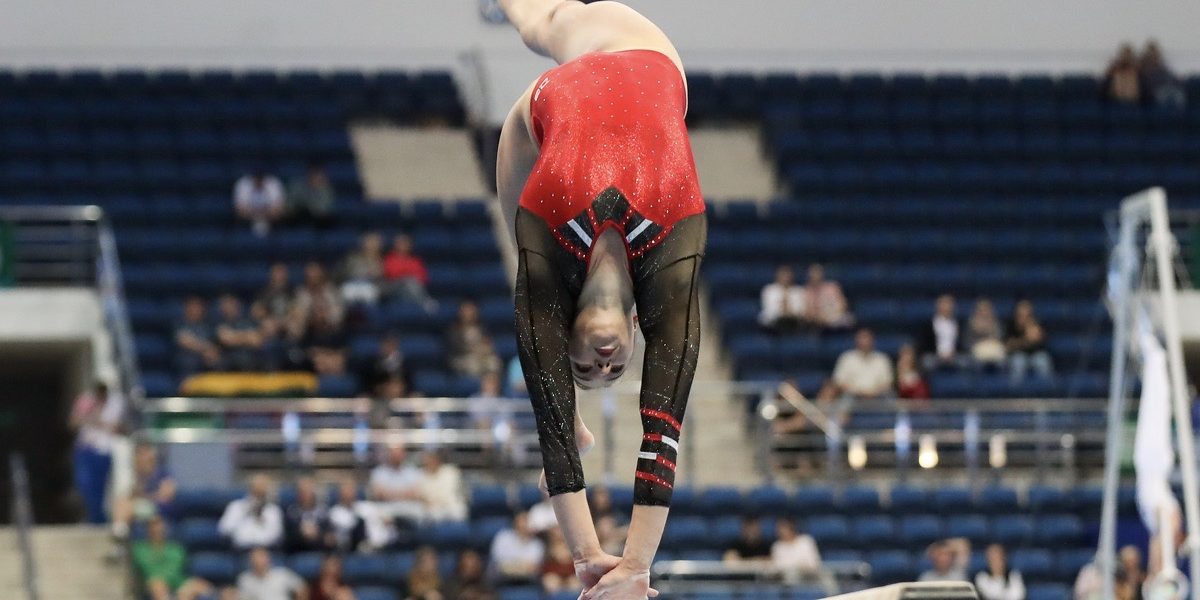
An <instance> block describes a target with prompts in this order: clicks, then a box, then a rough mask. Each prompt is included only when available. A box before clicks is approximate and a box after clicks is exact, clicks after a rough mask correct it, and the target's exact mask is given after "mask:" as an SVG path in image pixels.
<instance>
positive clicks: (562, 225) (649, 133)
mask: <svg viewBox="0 0 1200 600" xmlns="http://www.w3.org/2000/svg"><path fill="white" fill-rule="evenodd" d="M529 105H530V106H529V110H530V117H531V122H532V125H533V134H534V137H535V138H536V140H537V143H538V145H539V146H540V151H539V155H538V160H537V163H536V164H535V165H534V167H533V171H532V172H531V173H530V175H529V179H528V180H527V182H526V184H525V189H524V190H523V192H522V194H521V201H520V205H521V206H522V207H524V208H526V209H528V210H530V211H531V212H533V213H534V214H536V215H538V216H539V217H541V218H542V220H544V221H545V222H546V224H547V225H549V226H550V228H551V229H553V230H555V231H556V236H555V237H556V238H557V239H558V241H559V243H560V244H561V245H563V246H564V247H566V248H567V249H568V250H570V251H571V252H573V253H575V254H577V255H581V256H580V258H583V257H584V256H586V255H587V254H588V250H589V249H590V246H591V243H592V240H594V239H595V238H596V237H597V235H598V234H599V233H600V232H602V231H603V230H604V229H605V228H607V227H609V226H615V227H617V228H619V229H620V231H621V233H622V234H624V235H625V236H626V238H627V243H628V244H629V247H630V253H631V255H632V256H637V255H639V254H640V253H641V252H644V251H645V250H647V249H648V248H649V247H651V246H653V245H655V244H657V243H658V242H659V241H661V240H662V239H664V238H665V237H666V236H667V235H668V234H669V232H670V229H671V227H672V225H674V224H675V223H676V222H677V221H679V220H680V219H682V218H684V217H688V216H691V215H695V214H698V213H701V212H704V198H703V196H702V195H701V193H700V186H699V183H698V178H697V176H696V164H695V161H694V159H693V158H692V147H691V144H690V143H689V142H688V136H687V127H686V125H685V124H684V121H683V119H684V114H685V112H686V110H687V91H686V90H685V88H684V83H683V77H682V75H681V74H680V72H679V68H678V67H676V66H675V63H674V62H672V61H671V59H669V58H667V56H666V55H664V54H662V53H660V52H655V51H653V50H628V51H624V52H597V53H592V54H586V55H584V56H581V57H579V58H577V59H575V60H572V61H571V62H568V63H566V64H563V65H560V66H558V67H555V68H553V69H551V70H549V71H547V72H546V73H545V74H543V75H542V76H541V78H539V79H538V82H537V85H536V86H535V88H534V91H533V95H532V97H531V98H530V103H529ZM606 191H607V192H610V193H609V196H611V197H613V199H617V197H618V196H619V197H620V198H619V200H618V201H617V202H616V204H615V205H612V206H609V205H608V203H599V202H598V199H600V198H601V196H602V195H603V194H604V193H605V192H606ZM614 191H615V192H617V194H612V193H611V192H614ZM572 223H574V225H572ZM635 232H636V235H633V234H635Z"/></svg>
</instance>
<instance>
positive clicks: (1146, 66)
mask: <svg viewBox="0 0 1200 600" xmlns="http://www.w3.org/2000/svg"><path fill="white" fill-rule="evenodd" d="M1138 69H1139V71H1140V72H1141V76H1142V79H1141V81H1140V82H1139V83H1140V89H1141V91H1142V95H1143V97H1144V100H1149V101H1153V102H1154V103H1155V104H1156V105H1158V106H1162V107H1166V108H1174V109H1182V108H1183V107H1184V105H1186V104H1187V94H1186V93H1184V90H1183V84H1182V83H1181V82H1180V81H1179V78H1178V77H1176V76H1175V74H1174V73H1172V72H1171V69H1169V68H1167V63H1166V61H1165V60H1164V59H1163V55H1162V50H1161V49H1159V47H1158V42H1156V41H1154V40H1148V41H1147V42H1146V46H1145V47H1144V48H1143V49H1142V56H1141V59H1140V64H1139V65H1138Z"/></svg>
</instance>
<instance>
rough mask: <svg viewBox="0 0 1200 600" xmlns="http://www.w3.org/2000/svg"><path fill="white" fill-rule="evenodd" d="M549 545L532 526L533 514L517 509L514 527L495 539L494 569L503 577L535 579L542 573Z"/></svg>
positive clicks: (493, 549) (509, 578)
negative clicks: (531, 518)
mask: <svg viewBox="0 0 1200 600" xmlns="http://www.w3.org/2000/svg"><path fill="white" fill-rule="evenodd" d="M545 552H546V548H545V546H544V545H543V544H542V540H540V539H538V538H537V536H536V535H534V533H533V530H532V529H530V527H529V515H528V514H526V513H523V512H521V513H517V515H516V516H514V517H513V526H512V529H505V530H502V531H501V532H500V533H497V534H496V537H495V538H494V539H492V551H491V557H492V569H493V570H494V571H495V573H496V574H497V575H498V576H499V577H500V578H501V579H503V580H506V581H512V580H533V579H534V578H535V577H537V576H538V574H539V573H541V569H542V558H543V557H544V556H545Z"/></svg>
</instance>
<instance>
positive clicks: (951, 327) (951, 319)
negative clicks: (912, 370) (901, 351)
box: [917, 294, 962, 371]
mask: <svg viewBox="0 0 1200 600" xmlns="http://www.w3.org/2000/svg"><path fill="white" fill-rule="evenodd" d="M954 311H955V304H954V296H951V295H950V294H942V295H941V296H938V299H937V302H936V303H935V304H934V309H933V317H932V318H931V319H930V320H929V323H928V325H926V326H925V328H924V329H922V330H921V331H920V332H919V335H918V337H917V346H918V349H917V352H918V353H919V354H920V355H921V363H922V365H923V366H924V367H925V369H926V370H930V371H932V370H935V369H939V368H949V367H957V366H959V365H960V363H961V358H962V357H961V356H960V355H959V351H958V346H959V339H960V338H959V333H960V330H961V327H959V323H958V318H957V317H955V315H954Z"/></svg>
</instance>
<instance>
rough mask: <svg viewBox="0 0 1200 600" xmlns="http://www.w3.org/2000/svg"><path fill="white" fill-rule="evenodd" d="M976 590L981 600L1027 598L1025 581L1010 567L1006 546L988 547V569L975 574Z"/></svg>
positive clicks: (1023, 599) (1019, 573)
mask: <svg viewBox="0 0 1200 600" xmlns="http://www.w3.org/2000/svg"><path fill="white" fill-rule="evenodd" d="M975 590H976V591H978V592H979V598H980V600H1025V582H1024V581H1022V579H1021V572H1020V571H1017V570H1014V569H1011V568H1009V566H1008V555H1007V554H1006V553H1005V552H1004V546H1001V545H1000V544H992V545H990V546H988V547H987V569H985V570H983V571H980V572H978V573H976V574H975Z"/></svg>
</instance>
